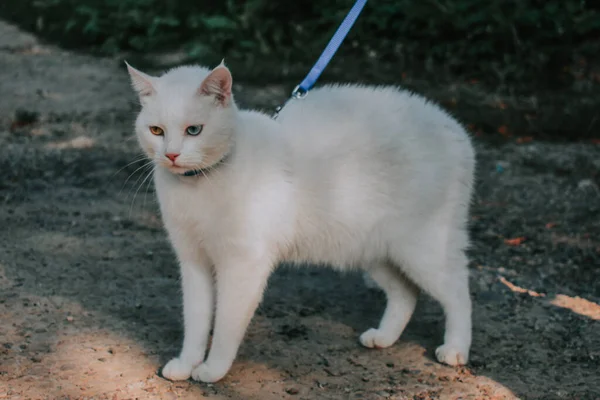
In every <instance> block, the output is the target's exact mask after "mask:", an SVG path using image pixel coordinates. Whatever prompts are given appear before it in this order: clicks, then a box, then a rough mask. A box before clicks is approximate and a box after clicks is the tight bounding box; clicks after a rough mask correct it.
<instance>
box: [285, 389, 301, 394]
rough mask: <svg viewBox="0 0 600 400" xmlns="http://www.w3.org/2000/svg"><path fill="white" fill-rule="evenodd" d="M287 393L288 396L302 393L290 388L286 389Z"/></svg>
mask: <svg viewBox="0 0 600 400" xmlns="http://www.w3.org/2000/svg"><path fill="white" fill-rule="evenodd" d="M285 391H286V392H287V393H288V394H298V393H300V391H299V390H298V389H296V388H288V389H285Z"/></svg>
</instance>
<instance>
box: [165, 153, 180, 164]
mask: <svg viewBox="0 0 600 400" xmlns="http://www.w3.org/2000/svg"><path fill="white" fill-rule="evenodd" d="M165 156H167V158H168V159H169V160H171V161H172V162H175V159H176V158H177V157H179V154H177V153H167V154H165Z"/></svg>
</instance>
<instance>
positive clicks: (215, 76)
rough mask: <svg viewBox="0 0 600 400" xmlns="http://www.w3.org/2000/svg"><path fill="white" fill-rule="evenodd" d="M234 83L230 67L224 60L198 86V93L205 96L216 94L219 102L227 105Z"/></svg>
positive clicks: (224, 105) (221, 104) (223, 105)
mask: <svg viewBox="0 0 600 400" xmlns="http://www.w3.org/2000/svg"><path fill="white" fill-rule="evenodd" d="M232 84H233V78H232V77H231V72H229V68H227V67H226V66H225V64H224V63H223V62H221V64H220V65H219V66H217V67H216V68H215V69H213V70H212V71H211V72H210V74H208V76H207V77H206V78H204V81H202V84H201V85H200V88H198V93H199V94H200V95H204V96H215V99H216V101H217V104H218V105H220V106H222V107H226V106H227V105H228V104H229V101H230V100H231V86H232Z"/></svg>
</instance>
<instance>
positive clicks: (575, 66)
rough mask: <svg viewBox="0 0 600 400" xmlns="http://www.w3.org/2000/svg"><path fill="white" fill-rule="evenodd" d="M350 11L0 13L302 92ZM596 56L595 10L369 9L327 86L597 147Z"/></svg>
mask: <svg viewBox="0 0 600 400" xmlns="http://www.w3.org/2000/svg"><path fill="white" fill-rule="evenodd" d="M352 4H353V1H351V0H350V1H349V0H343V1H338V0H321V1H293V2H292V1H290V2H273V1H269V0H250V1H232V0H227V1H218V2H215V1H206V0H195V1H183V0H38V1H22V0H4V1H3V2H2V4H1V5H0V15H2V16H3V17H4V18H7V19H9V20H11V21H13V22H16V23H17V24H19V25H20V26H21V27H23V28H25V29H27V30H30V31H34V32H35V33H37V34H38V35H40V36H42V37H44V38H45V39H46V40H49V41H51V42H58V43H59V44H60V45H61V46H63V47H71V48H75V49H77V50H84V51H89V52H92V53H96V54H103V55H107V54H109V55H122V56H123V57H127V59H128V60H133V61H134V62H135V63H136V65H141V66H142V67H146V68H151V67H153V66H154V67H157V68H165V67H168V66H170V65H171V64H174V63H182V62H199V63H202V64H208V65H210V64H216V63H218V62H219V61H220V60H221V59H222V58H223V57H225V59H226V62H227V64H228V65H229V66H231V67H232V69H234V75H235V77H236V79H238V81H239V80H251V81H252V82H254V83H258V82H265V83H277V82H283V83H287V84H289V85H290V86H291V87H293V86H294V85H295V83H296V82H297V81H298V80H300V79H301V78H302V76H303V75H304V74H305V73H306V72H307V71H308V70H309V68H310V66H311V65H312V63H313V62H314V61H315V60H316V59H317V57H318V56H319V54H320V52H321V50H322V49H323V48H324V46H325V45H326V43H327V42H328V41H329V39H330V37H331V35H332V34H333V32H334V31H335V29H336V28H337V26H338V24H339V23H340V22H341V20H342V19H343V17H344V16H345V14H346V12H347V10H349V8H350V7H351V5H352ZM165 53H168V54H170V55H172V54H173V53H176V54H177V57H175V58H173V57H165ZM599 55H600V3H598V2H592V1H589V0H588V1H586V0H537V1H536V0H491V1H480V0H425V1H416V0H412V1H411V0H394V1H390V0H384V1H371V2H369V3H367V5H366V7H365V9H364V11H363V14H362V15H361V16H360V18H359V20H358V21H357V23H356V25H355V26H354V28H353V29H352V31H351V32H350V34H349V36H348V38H347V39H346V41H345V42H344V44H343V46H342V48H341V49H340V51H339V52H338V54H337V56H336V57H335V58H334V59H333V61H332V63H331V65H330V66H329V68H327V70H326V71H325V73H324V75H323V77H322V81H321V82H326V81H340V80H346V81H347V80H350V81H361V82H376V83H394V84H402V85H403V86H405V87H408V88H410V89H413V90H416V91H418V92H421V93H424V94H427V95H428V96H430V97H432V98H434V99H436V100H438V101H439V102H441V103H442V104H443V105H444V106H445V107H446V108H448V109H450V110H452V111H453V112H454V113H455V114H457V115H458V116H459V117H461V119H462V120H463V121H465V122H466V123H467V124H468V125H469V128H470V129H471V131H473V132H475V133H478V132H479V133H481V132H487V133H490V132H494V133H495V134H498V135H500V136H508V137H512V136H516V137H519V136H522V137H525V140H529V137H530V136H534V137H544V138H553V139H559V140H572V139H589V138H598V137H600V136H599V135H600V134H598V132H600V129H599V128H600V119H599V118H597V111H598V110H599V109H600V89H599V88H600V63H599V62H598V59H599ZM521 140H523V139H521Z"/></svg>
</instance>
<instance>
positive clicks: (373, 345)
mask: <svg viewBox="0 0 600 400" xmlns="http://www.w3.org/2000/svg"><path fill="white" fill-rule="evenodd" d="M397 339H398V338H396V337H390V335H387V334H386V333H385V332H383V331H381V330H380V329H375V328H371V329H369V330H368V331H366V332H364V333H363V334H362V335H360V343H361V344H362V345H363V346H365V347H368V348H370V349H384V348H386V347H390V346H391V345H393V344H394V342H395V341H396V340H397Z"/></svg>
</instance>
